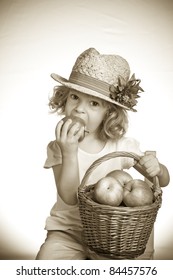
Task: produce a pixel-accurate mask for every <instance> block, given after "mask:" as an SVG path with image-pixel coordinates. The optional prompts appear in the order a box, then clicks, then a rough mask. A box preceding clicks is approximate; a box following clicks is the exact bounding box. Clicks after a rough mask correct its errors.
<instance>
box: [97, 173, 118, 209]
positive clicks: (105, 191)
mask: <svg viewBox="0 0 173 280" xmlns="http://www.w3.org/2000/svg"><path fill="white" fill-rule="evenodd" d="M94 198H95V201H97V202H98V203H101V204H106V205H110V206H119V205H120V204H121V202H122V200H123V186H122V185H121V184H120V182H119V181H118V180H116V179H115V178H113V177H108V176H106V177H104V178H102V179H100V180H99V181H98V182H97V183H96V184H95V186H94Z"/></svg>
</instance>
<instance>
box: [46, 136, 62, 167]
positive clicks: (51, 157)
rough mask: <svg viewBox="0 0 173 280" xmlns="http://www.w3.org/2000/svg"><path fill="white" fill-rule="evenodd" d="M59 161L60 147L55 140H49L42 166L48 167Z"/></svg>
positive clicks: (60, 161) (60, 156)
mask: <svg viewBox="0 0 173 280" xmlns="http://www.w3.org/2000/svg"><path fill="white" fill-rule="evenodd" d="M61 163H62V155H61V149H60V147H59V145H58V143H57V142H56V141H51V142H50V143H49V144H48V146H47V159H46V161H45V164H44V168H50V167H52V166H55V165H58V164H61Z"/></svg>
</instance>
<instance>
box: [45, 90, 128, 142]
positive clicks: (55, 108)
mask: <svg viewBox="0 0 173 280" xmlns="http://www.w3.org/2000/svg"><path fill="white" fill-rule="evenodd" d="M69 91H70V89H69V88H68V87H66V86H55V87H54V88H53V94H52V96H51V97H50V99H49V104H48V105H49V108H50V110H51V112H52V113H55V112H56V113H58V114H59V115H64V113H65V105H66V101H67V97H68V94H69ZM102 101H103V104H104V106H107V108H108V110H107V114H106V117H105V119H104V120H103V122H102V123H101V125H100V134H99V136H100V139H102V140H108V139H119V138H121V137H122V136H123V135H124V134H125V133H126V131H127V128H128V117H127V112H126V110H125V109H123V108H121V107H119V106H117V105H115V104H113V103H110V102H108V101H105V100H102Z"/></svg>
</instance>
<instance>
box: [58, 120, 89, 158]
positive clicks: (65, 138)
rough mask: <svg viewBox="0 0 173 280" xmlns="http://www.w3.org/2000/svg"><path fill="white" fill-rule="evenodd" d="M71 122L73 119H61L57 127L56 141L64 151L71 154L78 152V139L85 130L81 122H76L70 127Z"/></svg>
mask: <svg viewBox="0 0 173 280" xmlns="http://www.w3.org/2000/svg"><path fill="white" fill-rule="evenodd" d="M71 123H72V120H71V119H67V121H65V122H63V121H62V120H61V121H60V122H59V123H58V124H57V126H56V129H55V135H56V141H57V142H58V144H59V146H60V148H61V151H62V153H64V154H69V155H70V154H73V153H75V152H77V149H78V143H79V142H78V140H79V138H80V136H81V134H82V133H83V132H84V127H81V126H80V125H79V123H75V124H74V125H72V127H70V125H71Z"/></svg>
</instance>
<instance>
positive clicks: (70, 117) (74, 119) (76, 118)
mask: <svg viewBox="0 0 173 280" xmlns="http://www.w3.org/2000/svg"><path fill="white" fill-rule="evenodd" d="M68 119H71V120H72V123H71V124H70V125H69V130H70V129H71V127H72V126H73V125H74V124H76V123H78V124H79V128H78V130H77V131H76V133H77V132H78V131H79V129H80V128H81V127H82V126H83V127H84V128H85V126H86V125H85V122H84V120H83V119H81V118H79V117H75V116H69V117H64V118H63V119H62V121H63V122H64V123H65V122H66V121H67V120H68ZM76 133H75V134H76ZM84 137H85V130H84V131H83V133H82V134H81V136H80V138H79V141H82V140H83V139H84Z"/></svg>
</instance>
